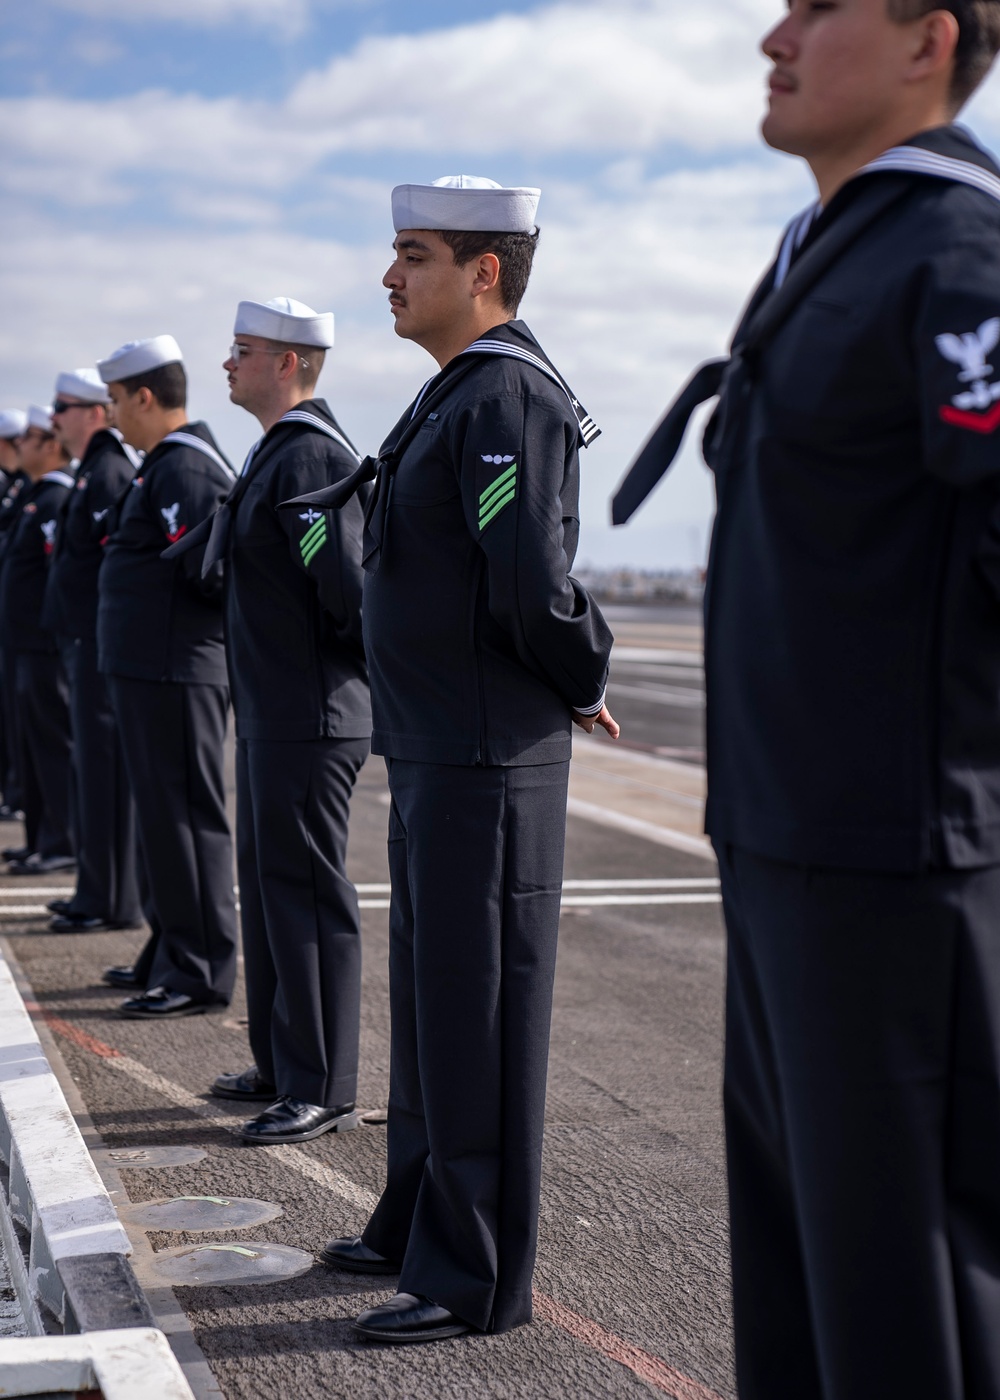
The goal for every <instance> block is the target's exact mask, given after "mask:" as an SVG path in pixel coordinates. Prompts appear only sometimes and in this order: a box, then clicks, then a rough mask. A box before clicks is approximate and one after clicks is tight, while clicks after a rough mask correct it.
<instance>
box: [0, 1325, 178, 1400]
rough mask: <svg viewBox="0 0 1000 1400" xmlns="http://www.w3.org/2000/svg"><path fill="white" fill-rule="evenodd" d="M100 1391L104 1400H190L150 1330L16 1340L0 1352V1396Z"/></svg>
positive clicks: (161, 1339)
mask: <svg viewBox="0 0 1000 1400" xmlns="http://www.w3.org/2000/svg"><path fill="white" fill-rule="evenodd" d="M95 1389H97V1390H100V1392H101V1395H102V1396H103V1397H104V1400H194V1397H193V1394H192V1391H191V1387H190V1386H189V1385H188V1383H187V1381H186V1380H185V1379H184V1372H183V1371H182V1370H181V1368H180V1366H179V1365H178V1364H177V1360H176V1358H175V1356H174V1354H173V1352H172V1351H171V1350H170V1347H169V1345H168V1343H167V1339H166V1337H165V1336H164V1335H163V1333H162V1332H159V1331H157V1330H156V1329H155V1328H153V1327H130V1328H128V1329H124V1328H123V1329H121V1330H119V1331H114V1332H88V1333H86V1335H84V1336H75V1337H18V1338H11V1339H10V1340H8V1341H5V1342H4V1344H3V1347H2V1348H0V1396H8V1395H10V1396H13V1395H38V1394H40V1393H42V1392H46V1393H52V1392H59V1391H65V1392H67V1394H69V1395H73V1394H75V1393H76V1392H77V1391H90V1390H95Z"/></svg>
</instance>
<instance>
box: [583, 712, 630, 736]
mask: <svg viewBox="0 0 1000 1400" xmlns="http://www.w3.org/2000/svg"><path fill="white" fill-rule="evenodd" d="M573 723H574V724H578V725H579V726H580V728H581V729H582V730H583V732H584V734H593V732H594V729H595V727H596V726H597V725H600V726H601V728H602V729H606V730H607V731H608V733H609V734H610V735H611V738H612V739H617V738H618V735H619V734H620V733H621V732H622V731H621V729H620V728H619V726H618V724H617V722H616V720H615V717H614V715H613V714H612V713H611V711H610V710H609V709H608V707H607V705H602V706H601V711H600V714H596V715H581V714H579V713H578V711H576V710H574V711H573Z"/></svg>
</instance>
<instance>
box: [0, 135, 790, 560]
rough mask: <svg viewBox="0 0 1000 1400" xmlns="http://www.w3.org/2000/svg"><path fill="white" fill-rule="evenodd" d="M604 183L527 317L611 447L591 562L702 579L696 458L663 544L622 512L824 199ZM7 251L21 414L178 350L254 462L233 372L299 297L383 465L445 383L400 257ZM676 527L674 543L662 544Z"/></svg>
mask: <svg viewBox="0 0 1000 1400" xmlns="http://www.w3.org/2000/svg"><path fill="white" fill-rule="evenodd" d="M601 183H602V186H603V187H606V188H607V189H608V190H609V191H611V190H613V192H612V193H608V194H606V195H604V196H602V197H599V198H595V195H594V192H593V190H592V189H590V188H586V187H583V186H579V185H574V184H572V183H568V182H567V183H563V184H558V185H554V186H552V188H551V189H550V191H549V193H550V195H551V206H550V218H549V220H548V221H547V222H546V224H545V227H544V232H543V239H542V243H541V247H540V250H539V255H538V261H537V265H536V271H535V274H534V276H533V279H532V284H531V287H530V289H529V295H528V298H527V301H526V303H525V306H524V314H525V318H526V319H527V320H528V321H529V323H530V324H531V325H532V327H533V328H534V329H535V331H536V333H537V334H538V336H539V338H540V340H541V341H542V343H543V345H545V347H546V349H547V350H548V351H549V353H550V354H551V355H552V356H553V358H554V360H555V361H556V363H557V364H558V365H559V366H560V368H561V369H562V371H563V373H564V374H565V375H566V376H567V378H568V379H569V380H570V382H571V383H572V384H573V386H574V388H575V389H576V391H577V393H579V395H580V397H581V399H582V400H583V402H584V403H585V404H586V405H587V407H588V409H590V411H591V412H592V413H593V415H594V417H595V418H596V419H597V420H598V422H599V423H600V424H601V426H602V428H603V429H604V435H603V436H602V437H601V438H600V439H599V440H598V441H597V443H596V444H595V445H594V447H593V448H591V449H590V450H589V451H588V452H587V453H586V454H585V459H584V473H583V483H584V484H583V514H584V521H585V543H586V546H587V551H588V553H589V556H590V557H591V558H606V557H616V556H615V551H618V555H617V557H622V554H623V552H624V553H625V554H627V555H628V556H629V557H633V558H635V557H638V556H637V555H636V550H637V549H638V548H639V547H640V544H641V542H642V541H645V545H644V546H643V547H644V548H646V547H648V549H649V550H650V551H652V553H653V555H655V550H654V547H653V542H654V541H655V539H660V548H661V550H662V548H668V549H669V551H670V555H669V557H668V562H669V559H670V558H673V559H677V560H679V562H688V561H689V556H690V555H691V552H692V550H694V552H695V553H697V549H698V548H700V544H699V543H698V542H699V541H700V540H702V539H703V537H704V527H705V521H706V519H707V517H708V515H709V513H710V510H711V492H710V484H709V481H708V478H707V475H706V473H705V471H704V468H703V467H701V466H700V465H699V463H698V461H697V457H696V454H695V452H694V451H693V450H690V451H688V452H687V453H686V454H685V457H684V460H683V461H682V462H681V463H680V464H679V465H678V467H677V469H675V473H674V475H673V478H672V480H671V482H670V484H669V488H668V489H665V490H663V491H661V492H660V493H659V495H658V496H657V497H656V499H655V500H654V501H653V502H651V503H650V505H649V507H647V509H646V510H645V511H644V514H643V518H642V521H641V524H642V527H643V530H644V531H645V533H644V534H643V535H642V536H637V537H636V540H635V541H634V542H633V541H632V540H631V539H626V538H624V537H620V536H616V538H615V539H614V540H610V541H608V540H606V539H605V531H604V522H605V520H606V518H607V497H608V494H609V493H610V491H611V489H612V488H613V486H614V483H615V482H616V480H617V479H618V477H619V475H620V474H621V471H622V469H623V467H624V466H625V464H626V462H627V461H628V459H629V457H630V456H631V455H632V453H633V452H634V450H635V449H636V447H637V446H638V445H639V443H640V442H641V441H642V440H643V438H644V437H645V435H646V433H647V432H648V430H649V428H650V427H651V426H652V424H653V422H654V421H655V419H656V418H657V417H658V416H659V414H660V413H661V412H662V410H663V408H664V407H665V405H666V403H667V401H668V400H669V399H670V398H671V397H672V395H673V393H674V392H675V390H676V389H677V387H678V386H679V384H680V383H681V382H682V380H683V379H684V378H685V377H686V376H687V374H688V373H689V371H690V370H691V368H692V367H693V365H694V364H695V363H697V362H698V361H699V360H701V359H703V358H706V357H707V356H710V355H715V354H718V353H719V352H720V350H721V349H722V348H723V347H724V345H725V341H726V337H727V334H728V332H729V329H730V327H731V325H732V322H733V319H734V317H735V315H736V313H737V311H738V308H739V306H740V305H741V303H742V302H743V300H744V298H745V296H746V294H747V292H748V290H749V288H750V286H751V284H752V282H753V281H754V279H755V277H756V276H757V274H758V273H759V271H760V270H761V268H762V266H763V265H764V263H765V262H766V261H767V258H768V256H769V253H770V251H771V248H772V246H773V243H774V240H775V237H776V235H777V232H778V229H779V227H780V224H781V222H782V220H783V218H784V217H785V216H786V214H788V213H789V212H791V210H792V209H794V208H795V207H796V206H797V205H798V204H799V203H801V202H802V197H803V193H804V189H805V183H804V181H803V180H802V178H801V175H800V174H799V172H798V170H797V168H796V167H795V166H794V165H792V164H791V163H788V164H785V163H782V162H778V161H775V162H774V164H773V165H771V166H769V167H765V168H763V169H762V168H761V167H759V166H754V165H749V164H747V165H735V166H729V167H727V168H726V169H721V170H710V171H703V172H698V171H685V172H679V173H676V174H673V175H669V176H665V177H662V178H661V179H658V180H653V181H647V180H643V179H642V178H641V175H640V174H639V173H638V171H636V170H635V169H632V170H623V169H622V168H620V167H618V168H616V169H614V170H612V171H611V172H609V175H608V178H607V180H606V181H602V182H601ZM362 193H364V191H362ZM383 197H384V196H383ZM0 241H2V243H3V246H4V249H5V253H6V258H5V263H4V265H5V269H6V271H4V272H2V273H0V303H2V304H3V305H4V307H5V315H4V319H3V322H2V323H0V373H2V378H0V385H2V390H0V399H2V400H3V402H4V403H6V402H8V401H10V402H13V403H16V402H18V401H19V400H25V401H28V400H36V399H37V398H38V396H39V394H44V393H45V392H47V386H49V385H50V384H51V382H52V380H53V378H54V375H55V373H56V372H57V371H58V370H59V369H60V368H63V367H64V366H65V365H66V364H69V363H73V364H77V363H79V364H83V363H87V362H88V361H91V362H92V361H93V360H94V359H96V358H97V357H99V356H101V355H104V354H106V353H108V351H109V350H110V349H112V348H113V347H114V346H115V345H117V344H120V343H121V342H123V341H125V340H128V339H132V338H135V337H138V336H144V335H153V334H158V333H159V332H161V331H170V332H172V333H173V334H175V335H176V336H177V338H178V340H179V341H180V343H181V345H182V347H183V349H184V352H185V356H186V358H187V361H188V365H189V370H190V375H191V382H192V411H193V412H194V413H196V414H199V415H203V416H205V417H207V418H208V419H209V421H210V422H211V423H212V425H213V427H214V428H215V429H216V431H217V432H218V434H219V436H220V440H221V441H222V442H223V445H224V446H225V447H226V448H227V449H228V450H229V451H230V452H231V453H232V455H233V456H236V457H239V456H241V455H242V453H243V452H244V451H245V449H246V447H247V446H248V445H249V443H250V442H251V441H252V440H253V438H254V436H255V435H256V429H255V425H254V423H253V421H252V420H251V419H249V418H248V417H247V415H246V414H244V413H242V412H240V411H239V410H237V409H235V408H233V407H232V406H231V405H230V404H229V403H228V400H227V394H226V389H225V380H224V376H223V374H222V371H221V368H220V366H221V361H222V359H223V357H224V353H225V348H226V346H227V345H228V344H229V340H230V333H231V329H232V316H233V313H234V310H235V306H236V302H237V301H239V300H240V299H241V298H243V297H253V298H257V299H266V298H268V297H271V296H275V295H280V294H286V295H291V296H295V297H298V298H301V299H302V300H304V301H306V302H308V303H309V304H310V305H312V306H315V307H317V308H319V309H326V308H327V307H331V306H332V307H333V309H334V310H335V311H336V313H337V346H336V348H335V350H334V353H333V355H332V357H331V359H330V362H329V366H328V369H327V370H326V372H325V374H324V379H323V380H322V381H321V387H322V388H323V390H324V392H326V393H327V394H329V396H330V399H331V401H332V402H333V404H334V407H335V410H336V411H338V412H339V413H340V414H341V416H342V419H343V422H344V426H345V427H346V428H347V430H348V432H349V433H351V434H352V436H354V437H355V440H356V441H357V443H358V446H359V447H362V448H364V449H365V450H371V449H372V448H373V447H376V446H377V445H378V443H379V442H380V441H381V439H382V437H383V436H384V434H385V432H386V431H387V430H388V428H389V427H390V426H391V424H392V423H393V422H394V421H395V419H396V418H397V416H398V414H399V412H400V411H401V409H402V407H403V406H404V405H405V403H406V402H407V400H408V399H409V398H410V397H411V396H412V395H413V393H414V392H415V390H416V389H417V387H418V386H419V385H420V383H421V382H422V381H423V379H424V378H426V377H427V375H428V374H429V373H431V371H432V370H433V368H434V367H433V364H432V363H431V361H429V360H428V359H427V357H426V356H425V355H424V354H423V352H421V351H419V350H418V349H416V348H415V347H414V346H412V345H409V344H406V343H404V342H401V341H399V340H397V339H396V338H395V336H394V335H393V332H392V329H391V321H390V317H389V315H388V312H387V309H386V300H385V297H386V294H385V291H384V289H383V288H382V286H381V276H382V273H383V271H384V269H385V266H386V262H387V249H386V243H387V241H388V240H387V239H385V240H381V239H380V240H379V241H378V242H377V243H372V244H368V243H365V244H361V245H352V244H351V243H347V242H343V241H337V240H334V239H322V238H307V237H303V236H301V235H299V234H296V233H293V232H290V231H288V230H287V229H285V230H283V229H269V228H260V227H259V228H257V229H256V230H254V231H249V232H240V233H237V234H222V233H219V232H216V231H212V230H201V231H198V230H195V229H190V228H188V229H185V230H183V231H176V230H173V231H167V230H148V231H146V232H144V233H143V234H142V236H136V235H135V234H130V233H128V232H127V231H121V232H117V231H115V230H114V229H113V228H112V227H109V228H108V229H107V230H106V231H105V232H103V233H102V234H100V235H97V234H94V233H85V232H79V231H78V232H73V231H71V230H67V229H66V228H65V226H61V225H60V223H59V222H57V221H54V220H51V219H43V218H42V217H40V216H38V215H31V216H28V215H26V214H21V215H17V214H16V213H15V214H14V215H8V216H7V220H6V223H5V226H2V227H0ZM653 527H656V529H654V528H653ZM667 527H669V528H670V530H671V531H672V533H668V534H667V535H662V534H661V535H657V534H656V530H657V529H659V530H661V531H662V530H664V529H667ZM692 532H693V533H692ZM692 539H693V540H694V541H695V543H694V544H692V542H691V541H692ZM609 549H610V551H611V554H610V556H609V555H608V550H609ZM651 557H652V556H651ZM657 557H658V556H657ZM654 562H655V559H654Z"/></svg>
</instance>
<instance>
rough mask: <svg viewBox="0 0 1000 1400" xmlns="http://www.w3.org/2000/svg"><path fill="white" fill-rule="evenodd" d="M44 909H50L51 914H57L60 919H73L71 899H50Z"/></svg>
mask: <svg viewBox="0 0 1000 1400" xmlns="http://www.w3.org/2000/svg"><path fill="white" fill-rule="evenodd" d="M45 907H46V909H51V910H52V912H53V914H58V915H59V917H60V918H73V917H74V914H73V901H72V900H71V899H50V900H49V902H48V904H46V906H45Z"/></svg>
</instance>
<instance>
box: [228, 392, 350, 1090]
mask: <svg viewBox="0 0 1000 1400" xmlns="http://www.w3.org/2000/svg"><path fill="white" fill-rule="evenodd" d="M357 463H358V456H357V453H356V452H355V451H354V449H353V448H352V447H351V445H350V443H349V441H348V440H347V439H346V438H345V437H344V436H343V433H342V431H341V429H340V428H339V426H338V425H337V423H336V420H335V419H334V417H333V415H332V414H331V412H330V410H329V408H328V406H327V404H326V403H325V402H324V401H323V400H322V399H310V400H305V401H303V402H302V403H300V404H298V405H297V406H296V407H295V409H293V410H292V411H291V412H290V413H289V414H287V415H286V416H285V417H284V418H283V419H282V420H281V421H279V422H278V423H276V424H275V425H274V426H273V427H272V428H271V429H270V430H269V431H268V432H267V433H265V434H264V436H263V438H262V439H261V440H260V442H259V443H258V444H257V446H256V447H255V449H254V450H253V452H252V453H251V455H250V457H249V459H248V461H247V464H246V466H245V467H244V475H243V477H242V478H241V480H240V481H239V482H238V484H237V485H236V486H235V487H234V489H233V492H232V495H231V497H230V501H229V505H228V506H227V507H224V508H223V509H224V510H226V511H228V513H229V514H230V516H231V518H230V520H229V523H228V531H227V537H226V542H225V545H226V547H225V551H224V554H223V557H224V558H225V628H226V657H227V661H228V666H229V678H230V687H231V691H232V698H233V709H234V712H235V716H236V738H237V755H236V804H237V806H236V835H237V864H238V867H239V878H240V911H241V912H240V921H241V926H242V934H243V949H244V955H245V970H246V984H247V1011H248V1017H249V1027H248V1030H249V1036H250V1047H251V1049H252V1051H253V1054H254V1059H255V1061H256V1064H257V1068H258V1070H259V1072H260V1074H261V1077H262V1078H263V1079H264V1080H266V1081H267V1082H269V1083H271V1084H274V1085H275V1086H276V1088H277V1091H278V1093H279V1094H283V1095H289V1096H290V1097H292V1098H296V1099H300V1100H302V1101H304V1102H305V1103H311V1104H322V1105H323V1106H324V1107H328V1108H334V1107H338V1106H340V1105H344V1104H348V1103H353V1102H354V1100H355V1098H356V1097H357V1077H358V1036H359V1025H360V1008H361V927H360V914H359V910H358V900H357V894H356V892H355V889H354V886H353V885H352V884H351V882H350V880H349V879H348V878H347V871H346V857H347V823H348V813H349V802H350V796H351V791H352V789H353V787H354V782H355V779H356V777H357V774H358V771H359V769H360V768H361V765H362V764H363V762H364V760H365V758H366V757H367V755H368V752H369V745H370V737H371V707H370V703H369V698H368V672H367V667H366V665H365V657H364V648H363V645H362V641H361V580H362V571H361V530H362V524H363V502H362V500H361V499H359V498H357V497H355V498H353V499H352V500H351V501H349V502H348V503H347V505H345V506H344V507H343V509H341V510H338V511H323V510H316V509H313V508H312V507H310V506H303V507H301V508H300V509H299V510H296V511H279V510H278V508H277V507H278V505H279V503H280V502H281V501H284V500H287V499H288V498H289V497H290V496H296V495H299V494H301V493H303V492H307V491H315V490H318V489H320V488H322V487H324V486H329V485H331V484H332V483H334V482H337V481H340V480H342V479H343V478H344V477H346V476H347V475H349V474H350V473H351V472H352V471H354V469H355V468H356V466H357Z"/></svg>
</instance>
